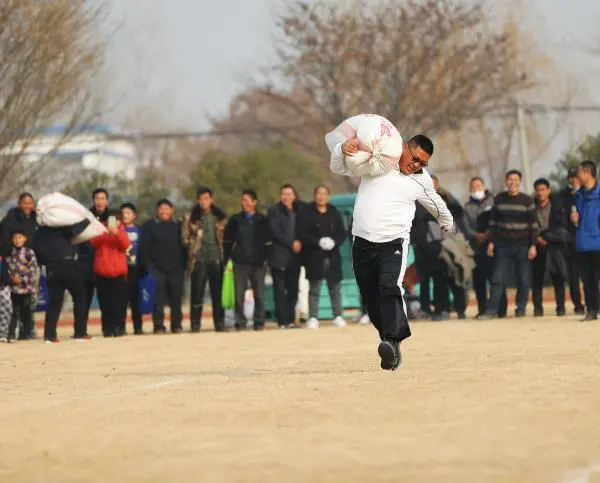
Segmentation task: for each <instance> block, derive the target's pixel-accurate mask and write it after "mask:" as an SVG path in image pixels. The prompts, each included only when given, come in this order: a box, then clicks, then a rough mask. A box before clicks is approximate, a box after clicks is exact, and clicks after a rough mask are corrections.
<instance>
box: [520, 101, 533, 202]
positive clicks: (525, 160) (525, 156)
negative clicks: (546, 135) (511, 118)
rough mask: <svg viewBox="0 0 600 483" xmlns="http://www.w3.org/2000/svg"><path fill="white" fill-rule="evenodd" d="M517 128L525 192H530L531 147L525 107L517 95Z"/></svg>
mask: <svg viewBox="0 0 600 483" xmlns="http://www.w3.org/2000/svg"><path fill="white" fill-rule="evenodd" d="M517 129H518V130H519V147H520V149H521V165H522V166H523V181H524V182H525V192H526V193H529V191H531V190H532V189H533V188H532V184H531V172H530V167H529V149H528V146H527V133H526V132H525V109H524V107H523V104H522V103H521V101H520V99H519V98H518V97H517Z"/></svg>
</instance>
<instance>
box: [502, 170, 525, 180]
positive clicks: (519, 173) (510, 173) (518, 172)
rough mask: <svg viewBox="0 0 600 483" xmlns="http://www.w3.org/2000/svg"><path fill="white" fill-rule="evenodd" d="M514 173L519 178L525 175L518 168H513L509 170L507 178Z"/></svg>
mask: <svg viewBox="0 0 600 483" xmlns="http://www.w3.org/2000/svg"><path fill="white" fill-rule="evenodd" d="M513 174H516V175H517V176H518V177H519V179H523V175H522V174H521V171H519V170H518V169H511V170H510V171H507V172H506V176H505V178H506V179H508V177H509V176H512V175H513Z"/></svg>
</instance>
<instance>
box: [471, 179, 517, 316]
mask: <svg viewBox="0 0 600 483" xmlns="http://www.w3.org/2000/svg"><path fill="white" fill-rule="evenodd" d="M469 191H470V195H469V201H467V202H466V203H465V225H466V226H465V237H466V238H467V240H469V242H470V243H471V247H472V248H473V251H474V252H475V263H476V266H475V270H474V271H473V289H474V290H475V296H476V297H477V307H478V312H477V315H479V314H483V313H484V312H485V309H486V304H487V300H488V284H491V281H492V274H493V273H494V259H493V258H491V257H488V256H487V254H486V250H487V245H488V240H487V231H488V228H489V224H490V215H491V213H492V207H493V206H494V196H493V195H492V193H490V192H489V191H488V190H487V189H486V187H485V183H484V182H483V179H481V178H480V177H479V176H476V177H474V178H473V179H471V182H470V184H469ZM507 303H508V302H507V299H506V292H505V293H504V295H503V296H502V300H501V301H500V310H499V311H498V316H499V317H504V316H506V306H507Z"/></svg>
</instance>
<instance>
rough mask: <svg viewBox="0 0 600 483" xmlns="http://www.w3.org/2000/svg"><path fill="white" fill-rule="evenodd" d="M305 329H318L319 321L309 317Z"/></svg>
mask: <svg viewBox="0 0 600 483" xmlns="http://www.w3.org/2000/svg"><path fill="white" fill-rule="evenodd" d="M306 328H307V329H318V328H319V321H318V320H317V319H315V318H314V317H311V318H310V319H308V321H307V322H306Z"/></svg>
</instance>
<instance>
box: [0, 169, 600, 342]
mask: <svg viewBox="0 0 600 483" xmlns="http://www.w3.org/2000/svg"><path fill="white" fill-rule="evenodd" d="M433 178H434V186H435V188H436V190H437V191H438V192H439V194H440V195H441V197H442V199H443V200H444V201H445V202H446V203H447V205H448V207H449V208H450V211H451V212H452V214H453V216H454V218H455V221H456V226H457V229H458V231H459V232H460V233H462V234H463V235H464V237H465V238H466V239H467V240H468V243H469V245H470V247H471V249H472V251H473V257H474V261H475V268H474V270H473V273H472V287H473V290H474V293H475V297H476V299H477V307H478V314H477V316H476V318H478V319H480V320H484V319H489V318H495V317H504V316H506V315H507V305H508V301H507V296H506V288H507V285H508V284H509V283H510V282H511V278H510V277H511V270H510V267H511V265H514V267H515V271H514V273H515V277H516V278H515V279H514V281H515V282H516V286H517V293H516V312H515V315H516V316H517V317H523V316H524V315H525V314H526V308H527V303H528V300H529V293H530V291H531V292H532V299H533V305H534V315H535V316H538V317H539V316H543V315H544V307H543V287H544V284H545V281H546V280H547V279H549V280H550V281H551V283H552V285H553V287H554V292H555V300H556V315H558V316H563V315H565V314H566V306H565V287H566V284H567V283H568V285H569V288H570V294H571V301H572V303H573V306H574V307H573V308H574V311H575V313H577V314H582V315H585V317H584V320H595V319H597V316H598V308H599V307H598V304H599V296H598V288H599V287H598V285H599V276H600V187H599V186H598V183H597V172H596V165H595V164H594V163H593V162H591V161H585V162H583V163H581V165H580V166H579V168H578V169H573V170H570V171H569V172H568V174H567V180H568V184H569V186H568V188H566V189H565V190H563V191H561V192H559V193H557V194H553V193H552V190H551V187H550V183H549V182H548V181H547V180H546V179H543V178H540V179H538V180H536V181H535V184H534V186H533V189H534V190H535V196H534V197H531V196H529V195H528V194H526V193H524V192H521V174H520V173H519V172H518V171H515V170H513V171H509V172H508V173H507V174H506V188H507V189H506V191H504V192H502V193H499V194H497V195H496V196H493V195H492V193H490V192H489V191H488V190H487V189H486V187H485V183H484V181H483V180H482V179H481V178H479V177H475V178H473V179H472V180H471V182H470V196H469V200H468V201H467V203H466V204H464V205H461V204H460V203H459V202H458V200H457V199H456V198H455V197H453V196H452V195H451V194H450V193H449V192H448V191H447V190H445V189H444V188H443V187H440V185H439V180H438V179H437V177H435V176H434V177H433ZM329 195H330V190H329V188H328V187H327V186H325V185H320V186H317V187H316V188H315V190H314V199H313V201H312V202H310V203H307V202H302V201H300V200H299V199H298V196H297V193H296V190H295V188H294V187H293V186H292V185H291V184H286V185H284V186H282V187H281V189H280V201H279V202H278V203H277V204H275V205H274V206H271V207H270V208H269V210H268V212H267V213H261V212H260V211H258V210H257V205H258V196H257V193H256V192H255V191H254V190H252V189H248V190H245V191H244V192H243V193H241V198H240V205H241V209H240V211H239V212H238V213H236V214H234V215H232V216H227V214H226V213H225V212H224V211H223V210H221V209H220V208H219V207H218V206H217V205H216V204H215V202H214V198H213V193H212V191H211V190H210V188H208V187H201V188H200V189H198V191H197V197H196V204H195V206H194V208H193V209H192V210H191V211H190V212H189V213H186V214H185V215H184V216H183V219H182V220H178V219H176V218H175V217H174V206H173V203H172V202H171V201H169V200H168V199H162V200H159V201H158V202H157V204H156V213H155V216H154V217H153V218H152V219H151V220H149V221H147V222H145V223H144V224H143V225H142V226H139V225H138V223H137V213H136V207H135V206H134V205H133V204H132V203H125V204H123V205H121V206H120V207H119V209H118V210H114V209H112V208H111V206H110V196H109V193H108V192H107V191H106V190H105V189H102V188H99V189H97V190H96V191H94V193H93V194H92V198H93V206H92V207H91V211H92V213H93V214H94V216H95V217H96V218H97V219H98V220H99V221H101V222H102V223H104V224H105V225H106V227H107V232H106V233H105V234H104V235H101V236H99V237H97V238H94V239H92V240H90V241H89V242H86V243H82V244H79V245H73V244H72V243H71V239H72V238H73V237H75V236H76V235H77V234H78V233H81V231H82V230H83V229H85V224H77V225H73V226H71V227H66V228H60V229H54V228H47V227H38V226H37V223H36V216H35V201H34V198H33V196H32V195H31V194H29V193H24V194H22V195H21V196H20V197H19V201H18V206H17V207H16V208H14V209H12V210H10V211H9V212H8V214H7V216H6V217H5V219H4V220H3V221H2V225H1V237H0V238H1V240H0V241H1V243H0V256H1V261H0V341H3V342H7V341H11V340H13V339H15V338H18V339H22V340H26V339H31V338H35V337H36V328H35V323H34V317H33V315H34V310H35V307H36V304H37V299H38V297H37V296H38V293H37V292H38V287H39V280H40V273H42V272H45V276H46V282H47V289H48V294H47V295H48V307H47V309H46V315H45V325H44V336H43V337H44V340H45V341H46V342H47V343H57V342H59V340H58V337H57V332H56V327H57V323H58V320H59V317H60V313H61V310H62V305H63V300H64V294H65V291H68V292H69V293H70V295H71V298H72V300H73V313H74V334H73V338H75V339H79V340H87V339H89V338H90V337H89V335H88V333H87V325H88V317H89V313H90V308H91V305H92V300H93V298H94V295H96V296H97V299H98V303H99V308H100V313H101V327H102V335H103V336H104V337H122V336H124V335H125V334H126V333H127V329H126V319H127V312H128V309H130V312H131V320H132V329H133V333H134V334H135V335H141V334H143V333H144V329H143V316H142V314H141V311H140V306H139V292H140V281H141V280H142V278H143V277H146V276H147V275H148V274H151V276H152V279H153V280H154V283H155V287H156V292H155V299H154V305H153V307H154V308H153V312H152V327H153V332H154V334H164V333H166V332H167V327H166V324H165V312H164V308H165V306H166V305H169V306H170V327H169V329H170V331H171V333H175V334H176V333H180V332H182V331H183V311H182V304H183V291H184V282H185V279H186V278H187V279H188V280H189V281H190V286H191V293H190V312H189V314H190V330H191V332H199V331H200V329H201V326H202V321H203V317H202V313H203V304H204V294H205V290H206V288H207V286H208V288H209V290H210V295H211V303H212V319H213V323H214V329H215V331H217V332H226V331H227V330H228V328H227V326H226V324H225V310H224V309H223V304H222V300H221V294H222V283H223V273H224V267H225V265H226V264H227V262H229V261H232V263H233V273H234V280H235V310H234V314H235V329H236V330H244V329H246V327H247V320H246V314H245V311H244V302H245V294H246V290H247V289H248V288H250V289H251V290H252V291H253V297H254V313H253V315H252V321H251V323H252V325H253V328H254V330H262V329H263V328H264V327H265V322H266V314H265V278H266V275H267V270H268V271H269V272H270V274H271V277H272V280H273V294H274V305H275V309H274V319H275V321H276V322H277V324H278V326H279V327H281V328H282V329H293V328H298V327H300V324H299V323H298V322H297V320H296V306H297V302H298V293H299V278H300V271H301V267H302V266H304V268H305V273H306V278H307V280H308V282H309V296H308V301H309V304H308V305H309V311H308V312H309V313H308V320H307V322H306V326H307V328H311V329H316V328H318V327H319V324H320V322H319V297H320V293H321V287H322V284H323V282H324V281H325V282H327V286H328V292H329V296H330V299H331V307H332V311H333V317H334V318H333V325H334V326H338V327H343V326H345V325H346V321H345V319H344V317H343V311H342V303H341V281H342V257H341V254H340V246H341V245H342V244H343V243H344V241H345V240H346V239H347V238H348V237H349V228H348V227H346V226H345V225H344V222H343V219H342V217H341V214H340V213H339V212H338V210H337V209H336V208H335V207H334V206H333V205H332V204H330V203H329ZM446 236H448V235H447V234H445V233H443V232H441V231H440V230H439V229H438V225H437V224H436V223H435V220H434V219H433V218H432V217H431V215H430V214H429V213H428V212H427V211H426V210H424V209H422V208H421V207H420V206H419V205H418V206H417V212H416V215H415V220H414V224H413V229H412V232H411V242H412V245H413V249H414V253H415V266H416V271H417V273H418V277H419V281H420V283H421V287H423V289H422V290H421V293H420V297H419V298H420V314H421V315H423V316H426V317H430V318H431V319H432V320H436V321H441V320H446V319H448V318H449V317H450V313H451V312H452V311H455V312H456V313H457V315H458V318H459V319H464V318H465V317H466V308H467V301H468V295H467V293H466V287H465V284H463V283H459V282H458V281H457V279H456V277H454V276H453V275H452V272H451V271H450V270H449V267H448V266H447V264H446V262H445V261H444V258H443V257H441V256H440V251H441V247H442V246H443V243H444V237H446ZM42 267H43V268H42ZM580 279H581V280H582V281H583V287H584V293H585V299H584V300H585V306H584V303H583V300H582V297H581V293H580ZM430 284H432V285H433V300H431V297H430V291H429V290H427V287H429V286H430ZM586 309H587V311H586ZM360 321H361V323H368V315H367V314H366V313H365V311H364V308H363V309H362V310H361V314H360ZM17 332H18V333H17Z"/></svg>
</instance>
